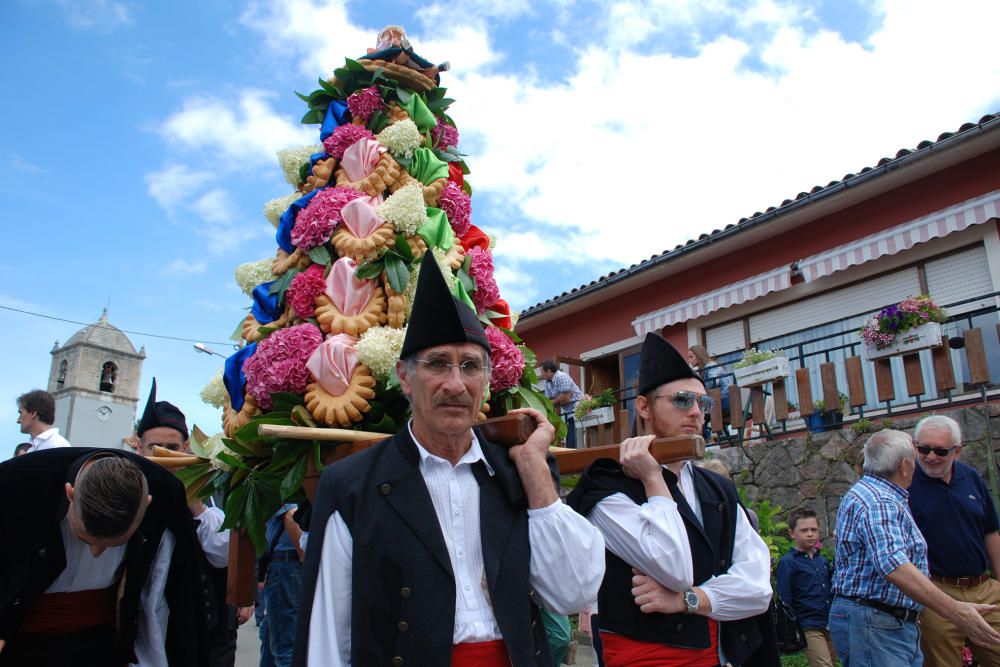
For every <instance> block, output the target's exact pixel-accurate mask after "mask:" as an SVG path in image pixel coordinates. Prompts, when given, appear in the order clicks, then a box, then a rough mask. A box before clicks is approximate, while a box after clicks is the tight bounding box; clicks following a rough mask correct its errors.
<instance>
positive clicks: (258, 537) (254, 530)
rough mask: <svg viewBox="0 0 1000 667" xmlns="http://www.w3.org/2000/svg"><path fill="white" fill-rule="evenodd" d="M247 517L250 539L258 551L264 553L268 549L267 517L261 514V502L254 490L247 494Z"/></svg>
mask: <svg viewBox="0 0 1000 667" xmlns="http://www.w3.org/2000/svg"><path fill="white" fill-rule="evenodd" d="M246 517H247V518H246V526H247V533H248V534H249V535H250V540H251V541H252V542H253V546H254V548H255V549H256V550H257V553H258V554H263V553H264V551H266V550H267V536H266V535H265V532H264V524H265V522H266V519H265V518H264V517H263V516H261V511H260V502H259V501H258V499H257V494H256V493H253V490H251V492H250V493H249V494H247V503H246Z"/></svg>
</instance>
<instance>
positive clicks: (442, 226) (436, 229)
mask: <svg viewBox="0 0 1000 667" xmlns="http://www.w3.org/2000/svg"><path fill="white" fill-rule="evenodd" d="M417 234H418V235H419V236H420V238H422V239H423V240H424V242H425V243H427V248H428V252H430V249H431V248H437V249H438V250H441V251H442V252H448V251H449V250H451V247H452V246H453V245H455V232H453V231H452V230H451V224H450V223H449V222H448V216H447V215H445V213H444V211H442V210H441V209H439V208H430V207H428V208H427V222H425V223H424V224H423V225H421V226H420V228H419V229H417Z"/></svg>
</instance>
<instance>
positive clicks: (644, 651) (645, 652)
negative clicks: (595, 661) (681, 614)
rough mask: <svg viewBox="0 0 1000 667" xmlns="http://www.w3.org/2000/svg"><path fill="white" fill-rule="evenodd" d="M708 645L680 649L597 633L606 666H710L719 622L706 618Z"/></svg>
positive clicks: (716, 652)
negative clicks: (705, 646)
mask: <svg viewBox="0 0 1000 667" xmlns="http://www.w3.org/2000/svg"><path fill="white" fill-rule="evenodd" d="M708 636H709V639H710V640H711V646H709V647H708V648H681V647H679V646H665V645H664V644H654V643H651V642H641V641H638V640H636V639H629V638H628V637H626V636H624V635H619V634H615V633H613V632H602V633H601V644H602V645H603V646H604V664H605V666H606V667H714V666H715V665H718V664H719V624H718V623H717V622H716V621H714V620H713V619H711V618H710V619H708Z"/></svg>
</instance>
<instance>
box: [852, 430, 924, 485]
mask: <svg viewBox="0 0 1000 667" xmlns="http://www.w3.org/2000/svg"><path fill="white" fill-rule="evenodd" d="M903 459H909V460H911V461H915V460H916V453H915V452H914V449H913V440H912V439H911V438H910V436H908V435H907V434H905V433H903V432H902V431H894V430H892V429H885V430H884V431H879V432H878V433H876V434H875V435H873V436H872V437H870V438H868V442H866V443H865V464H864V473H865V474H866V475H875V476H877V477H886V478H888V477H892V476H893V475H895V474H896V471H897V470H899V465H900V464H901V463H902V462H903Z"/></svg>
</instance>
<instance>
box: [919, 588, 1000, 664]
mask: <svg viewBox="0 0 1000 667" xmlns="http://www.w3.org/2000/svg"><path fill="white" fill-rule="evenodd" d="M934 585H935V586H937V587H938V588H940V589H941V590H942V591H943V592H944V593H945V595H947V596H948V597H950V598H954V599H956V600H962V601H964V602H972V603H975V604H997V603H1000V582H998V581H997V580H996V579H990V580H989V581H985V582H983V583H981V584H979V585H978V586H971V587H969V588H959V587H958V586H949V585H948V584H942V583H938V582H936V581H935V582H934ZM983 618H985V619H986V621H987V622H988V623H989V624H990V625H992V626H993V627H994V628H997V629H1000V611H993V612H990V613H988V614H986V615H985V616H984V617H983ZM964 645H965V635H964V634H962V631H961V630H959V629H958V628H957V627H956V626H955V625H954V624H953V623H952V622H951V621H947V620H945V619H944V618H942V617H941V616H939V615H938V614H936V613H934V612H933V611H931V610H930V609H924V610H923V611H922V612H920V648H921V649H922V650H923V652H924V665H925V667H960V666H961V664H962V647H963V646H964ZM971 648H972V654H973V655H974V656H976V660H978V661H979V664H980V665H981V666H982V667H1000V647H996V646H994V647H991V648H983V647H982V646H976V645H975V644H972V645H971Z"/></svg>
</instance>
